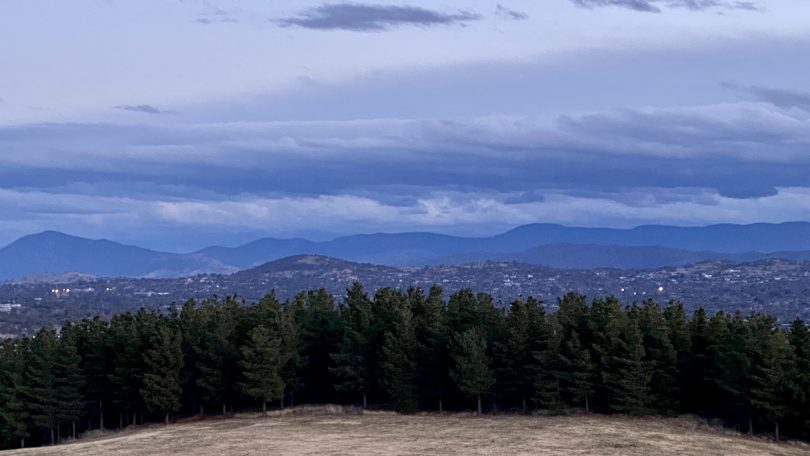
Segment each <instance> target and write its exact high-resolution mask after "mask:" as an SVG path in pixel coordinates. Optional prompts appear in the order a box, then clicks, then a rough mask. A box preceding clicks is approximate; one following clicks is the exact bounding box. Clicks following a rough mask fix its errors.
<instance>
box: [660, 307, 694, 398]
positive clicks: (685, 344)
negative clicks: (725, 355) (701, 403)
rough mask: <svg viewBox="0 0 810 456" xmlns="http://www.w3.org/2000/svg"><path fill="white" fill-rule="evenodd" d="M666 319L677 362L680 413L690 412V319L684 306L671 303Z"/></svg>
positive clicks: (665, 313) (665, 311) (667, 308)
mask: <svg viewBox="0 0 810 456" xmlns="http://www.w3.org/2000/svg"><path fill="white" fill-rule="evenodd" d="M664 319H665V320H666V324H667V329H668V334H669V340H670V342H671V343H672V348H673V350H675V358H676V360H677V363H676V366H677V371H678V374H677V383H678V397H679V401H678V403H679V405H680V408H679V410H678V411H679V412H683V411H686V410H689V401H688V395H689V391H688V388H689V383H690V381H691V379H690V378H689V376H690V375H691V372H690V361H691V355H692V336H691V333H690V332H689V318H688V317H687V316H686V310H685V309H684V307H683V304H681V303H679V302H670V304H669V305H668V306H667V307H666V309H664Z"/></svg>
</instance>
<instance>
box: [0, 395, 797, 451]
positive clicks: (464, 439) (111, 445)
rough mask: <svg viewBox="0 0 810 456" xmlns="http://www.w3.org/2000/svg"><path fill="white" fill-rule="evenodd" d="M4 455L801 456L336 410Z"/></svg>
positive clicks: (582, 423) (617, 420)
mask: <svg viewBox="0 0 810 456" xmlns="http://www.w3.org/2000/svg"><path fill="white" fill-rule="evenodd" d="M7 454H9V455H15V454H19V455H57V454H71V455H111V456H116V455H162V454H165V455H172V456H186V455H188V456H206V455H264V454H280V455H346V454H352V455H361V456H370V455H394V454H396V455H429V454H441V455H539V454H541V455H627V456H632V455H645V456H646V455H656V456H666V455H697V456H715V455H729V456H732V455H733V456H741V455H785V456H788V455H808V454H810V445H806V444H800V443H792V444H786V443H780V444H776V443H772V442H769V441H767V440H765V439H758V438H748V437H745V436H742V435H739V434H736V433H734V432H731V431H728V430H723V429H717V428H713V427H710V426H708V425H706V424H704V423H702V422H700V421H698V420H695V419H691V418H660V419H656V418H629V417H607V416H596V415H589V416H563V417H541V416H531V417H529V416H488V417H482V418H476V417H474V416H471V415H466V414H453V415H434V414H424V415H411V416H402V415H396V414H393V413H385V412H366V413H360V411H358V410H356V409H348V410H347V409H343V408H341V407H336V406H326V407H301V408H295V409H288V410H285V411H281V412H275V413H273V414H272V416H271V417H270V418H266V419H262V418H257V417H256V416H248V415H240V416H237V417H236V418H232V419H227V420H213V419H210V420H201V421H187V422H183V423H177V424H173V425H170V426H160V425H152V426H147V427H141V428H140V429H135V430H126V431H123V432H115V433H107V434H103V435H98V433H97V434H95V435H93V436H92V437H87V438H83V439H81V440H79V441H77V442H75V443H71V444H66V445H61V446H57V447H53V448H32V449H26V450H20V451H11V452H9V453H7Z"/></svg>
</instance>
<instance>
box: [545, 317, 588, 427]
mask: <svg viewBox="0 0 810 456" xmlns="http://www.w3.org/2000/svg"><path fill="white" fill-rule="evenodd" d="M594 370H595V369H594V366H593V363H592V362H591V354H590V351H588V349H587V347H584V346H583V345H582V342H580V337H579V334H578V333H577V332H576V331H572V332H571V334H570V335H569V336H568V338H567V339H566V340H565V341H564V342H563V343H562V344H561V346H560V350H559V353H558V362H557V371H556V373H555V376H556V377H557V378H558V379H559V381H560V389H561V390H562V395H563V396H564V397H567V398H569V400H570V401H571V402H572V403H574V404H577V405H580V404H581V405H582V406H583V407H585V412H586V413H587V412H590V410H591V407H590V396H591V394H592V392H593V389H594V387H593V383H594V381H595V375H596V374H595V372H594Z"/></svg>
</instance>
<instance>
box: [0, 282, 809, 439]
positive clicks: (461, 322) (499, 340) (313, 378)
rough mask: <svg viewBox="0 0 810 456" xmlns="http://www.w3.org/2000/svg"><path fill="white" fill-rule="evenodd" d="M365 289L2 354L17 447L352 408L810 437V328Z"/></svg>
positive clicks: (128, 316) (83, 328) (74, 333)
mask: <svg viewBox="0 0 810 456" xmlns="http://www.w3.org/2000/svg"><path fill="white" fill-rule="evenodd" d="M443 296H444V294H443V291H442V290H441V289H440V288H439V287H433V288H431V289H430V290H429V291H428V292H427V293H425V292H423V291H421V290H420V289H416V288H413V289H409V290H407V291H399V290H395V289H391V288H385V289H381V290H378V291H377V292H376V293H375V294H374V296H368V295H367V294H366V292H365V291H364V290H363V288H362V286H361V285H360V284H359V283H355V284H354V285H353V286H352V287H351V288H350V289H349V290H348V292H347V295H346V298H345V299H344V300H343V301H342V302H335V300H334V298H333V295H331V294H330V293H328V292H326V291H325V290H319V291H309V292H302V293H299V294H298V295H296V296H295V297H294V298H292V299H289V300H286V301H284V302H280V301H279V300H278V299H277V298H276V297H275V296H274V295H272V294H270V295H268V296H266V297H265V298H263V299H262V300H261V301H259V302H258V303H256V304H253V305H244V303H243V302H242V301H241V300H240V299H238V298H236V297H229V298H226V299H224V300H207V301H203V302H199V303H198V302H195V301H188V302H186V303H185V304H184V305H183V306H182V307H180V308H173V309H171V310H170V311H168V312H165V313H158V312H148V311H145V310H141V311H139V312H137V313H125V314H120V315H116V316H114V317H113V318H112V319H111V320H109V321H106V320H102V319H99V318H95V319H85V320H82V321H79V322H75V323H69V324H65V325H64V326H63V327H62V328H61V330H60V331H59V332H58V333H57V332H56V331H54V330H51V329H42V330H41V331H39V332H38V333H37V334H36V335H35V336H34V337H31V338H23V339H9V340H6V341H5V342H3V344H2V347H1V349H0V403H2V404H3V407H2V416H0V433H1V434H0V435H2V441H3V445H4V446H5V447H19V446H23V445H40V444H49V443H56V442H59V441H60V439H64V438H66V437H72V436H75V435H77V434H78V433H80V432H82V431H85V430H89V429H95V428H107V429H115V428H122V427H125V426H127V425H129V424H135V423H138V424H139V423H144V422H149V421H165V422H168V421H169V420H170V419H171V417H173V416H180V415H193V414H201V415H203V414H214V415H221V414H229V413H231V412H233V411H234V410H238V409H250V408H253V409H255V408H261V409H262V410H266V409H267V408H268V407H283V406H285V405H290V404H301V403H327V402H340V403H346V404H357V405H359V406H362V407H374V408H390V409H394V410H398V411H402V412H413V411H416V410H433V411H443V410H465V409H472V410H475V411H477V413H479V414H480V413H491V412H496V411H512V412H515V413H542V414H558V413H567V412H568V411H570V410H572V409H581V410H583V411H585V412H590V413H604V414H632V415H649V414H656V415H658V414H663V415H677V414H683V413H691V414H698V415H701V416H704V417H707V418H717V419H719V420H721V421H722V422H723V423H725V425H727V426H729V427H732V428H735V429H738V430H740V431H743V432H752V433H761V434H769V435H772V436H774V437H775V438H777V439H778V438H780V436H784V435H787V436H790V437H795V438H807V437H808V435H809V433H810V330H808V327H807V325H806V324H805V323H804V322H803V321H801V320H796V321H794V322H793V323H792V325H791V326H790V328H789V329H781V328H779V327H777V325H776V321H775V319H774V318H772V317H770V316H767V315H762V314H751V315H743V314H740V313H737V314H734V315H729V314H726V313H723V312H719V313H716V314H714V315H709V314H707V313H706V312H705V311H704V310H702V309H699V310H697V311H695V312H694V313H693V314H692V315H687V313H686V312H685V310H684V308H683V306H682V305H680V304H677V303H673V304H671V305H669V306H666V307H661V306H659V305H658V304H656V303H655V302H653V301H651V300H648V301H645V302H643V303H641V304H639V305H632V306H623V305H622V304H621V303H620V302H619V301H618V300H616V299H614V298H607V299H602V298H598V299H594V300H592V301H590V302H589V301H588V300H587V299H586V298H585V296H582V295H578V294H568V295H566V296H564V297H563V298H561V299H560V300H559V302H558V310H557V311H556V312H554V313H553V314H548V313H546V312H545V310H544V306H543V305H542V303H541V302H539V301H537V300H535V299H532V298H529V299H527V300H517V301H514V302H513V303H512V304H511V306H510V307H509V308H508V309H501V308H498V307H497V306H496V305H495V303H494V301H493V298H492V297H491V296H490V295H489V294H486V293H478V294H476V293H474V292H473V291H471V290H469V289H462V290H459V291H457V292H455V293H453V294H452V295H451V296H450V298H449V299H448V300H445V299H444V298H443Z"/></svg>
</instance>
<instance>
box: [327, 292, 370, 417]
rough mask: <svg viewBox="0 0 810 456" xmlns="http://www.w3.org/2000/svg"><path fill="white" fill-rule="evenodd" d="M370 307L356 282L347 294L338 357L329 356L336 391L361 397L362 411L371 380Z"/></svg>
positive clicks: (365, 405)
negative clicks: (332, 364)
mask: <svg viewBox="0 0 810 456" xmlns="http://www.w3.org/2000/svg"><path fill="white" fill-rule="evenodd" d="M371 308H372V303H371V300H370V299H369V298H368V296H367V295H366V293H365V291H363V287H362V286H361V285H360V284H359V283H357V282H355V283H354V285H352V288H351V289H349V290H348V294H347V296H346V302H345V312H344V315H343V338H342V340H341V342H340V348H339V350H338V352H337V353H334V354H333V355H332V359H333V361H334V362H335V367H334V368H333V369H332V373H333V374H334V376H335V378H336V379H337V383H336V385H335V388H336V389H337V390H338V391H339V392H342V393H345V394H349V395H354V394H357V395H359V396H361V397H362V403H363V408H366V407H367V406H368V402H367V401H368V399H367V389H368V387H369V384H370V382H371V380H372V378H371V351H372V350H373V347H372V346H371V343H370V340H369V339H370V337H371V330H372V310H371Z"/></svg>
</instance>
